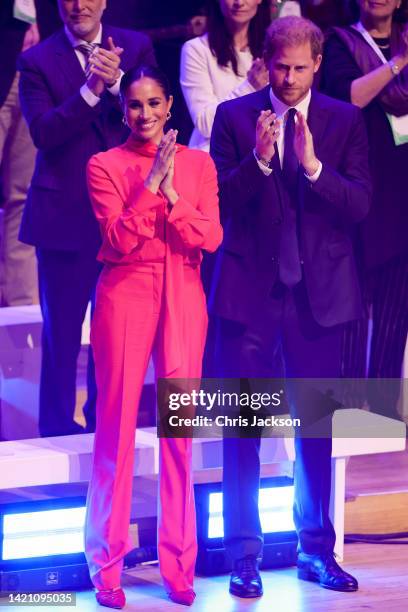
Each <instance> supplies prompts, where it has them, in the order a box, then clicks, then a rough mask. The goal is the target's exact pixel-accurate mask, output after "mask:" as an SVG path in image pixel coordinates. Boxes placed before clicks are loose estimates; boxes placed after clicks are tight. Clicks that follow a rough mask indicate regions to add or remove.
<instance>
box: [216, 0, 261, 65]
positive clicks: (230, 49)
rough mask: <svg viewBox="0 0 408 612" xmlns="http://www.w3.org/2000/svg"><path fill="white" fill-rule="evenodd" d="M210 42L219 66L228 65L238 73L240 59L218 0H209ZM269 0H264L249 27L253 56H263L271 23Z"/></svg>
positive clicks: (249, 40)
mask: <svg viewBox="0 0 408 612" xmlns="http://www.w3.org/2000/svg"><path fill="white" fill-rule="evenodd" d="M206 12H207V16H208V19H207V33H208V44H209V47H210V49H211V52H212V54H213V55H214V56H215V57H216V58H217V63H218V65H219V66H228V65H229V63H231V66H232V69H233V71H234V72H235V74H236V75H238V61H237V55H236V51H235V49H234V41H233V36H232V34H231V32H230V31H229V30H228V28H227V24H226V23H225V18H224V15H223V14H222V12H221V7H220V3H219V1H218V0H207V10H206ZM270 21H271V18H270V8H269V0H262V2H261V4H259V6H258V10H257V12H256V15H255V16H254V17H253V18H252V19H251V21H250V24H249V29H248V45H249V48H250V51H251V54H252V57H254V58H255V57H262V50H263V40H264V37H265V32H266V28H267V27H268V25H269V24H270Z"/></svg>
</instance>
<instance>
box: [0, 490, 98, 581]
mask: <svg viewBox="0 0 408 612" xmlns="http://www.w3.org/2000/svg"><path fill="white" fill-rule="evenodd" d="M84 521H85V498H83V497H81V498H65V499H57V500H55V499H52V500H39V501H38V500H37V501H34V502H20V503H17V504H6V505H4V506H1V507H0V538H1V539H0V564H1V565H0V588H1V591H3V592H4V591H6V592H14V591H17V592H32V591H53V590H69V589H75V590H77V589H81V588H89V587H91V586H92V584H91V581H90V578H89V572H88V567H87V565H86V560H85V555H84V543H83V529H84Z"/></svg>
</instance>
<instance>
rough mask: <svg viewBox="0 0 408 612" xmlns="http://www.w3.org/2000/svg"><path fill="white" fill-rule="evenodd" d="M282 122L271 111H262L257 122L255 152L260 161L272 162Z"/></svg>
mask: <svg viewBox="0 0 408 612" xmlns="http://www.w3.org/2000/svg"><path fill="white" fill-rule="evenodd" d="M280 129H281V121H280V120H279V119H277V118H276V114H275V113H272V111H271V110H266V111H261V113H260V115H259V117H258V121H257V122H256V145H255V152H256V154H257V156H258V158H259V159H262V160H264V161H265V162H270V161H271V159H272V157H273V156H274V154H275V142H276V141H277V140H278V138H279V133H280Z"/></svg>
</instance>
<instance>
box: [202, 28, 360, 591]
mask: <svg viewBox="0 0 408 612" xmlns="http://www.w3.org/2000/svg"><path fill="white" fill-rule="evenodd" d="M322 42H323V37H322V33H321V31H320V30H319V28H317V26H315V25H314V24H313V23H312V22H310V21H308V20H306V19H304V18H301V17H284V18H281V19H277V20H276V21H274V22H273V24H272V25H271V26H270V28H269V30H268V34H267V38H266V47H265V61H266V63H267V65H268V68H269V77H270V87H269V86H268V87H267V88H265V89H263V90H261V91H259V92H256V93H253V94H250V95H248V96H244V97H242V98H239V99H237V100H233V101H228V102H224V103H222V104H221V105H220V106H219V107H218V109H217V114H216V118H215V123H214V128H213V133H212V139H211V155H212V156H213V158H214V160H215V163H216V165H217V169H218V175H219V184H220V208H221V218H222V220H223V225H224V242H223V245H222V247H221V249H220V252H219V259H218V261H217V264H216V270H215V278H214V282H213V286H212V295H211V298H210V308H211V310H212V312H213V313H214V314H215V315H216V316H217V322H218V334H219V335H218V344H217V345H218V352H217V355H216V362H217V363H218V371H217V374H218V375H219V376H223V377H225V378H235V377H236V378H246V377H248V378H268V377H273V376H274V372H273V371H272V368H271V364H272V363H273V357H274V354H275V353H276V350H277V348H278V347H279V346H281V347H282V350H283V356H284V361H285V370H286V377H287V379H286V382H287V388H288V393H289V396H290V405H291V410H292V414H293V415H295V416H296V417H298V418H300V420H301V422H302V423H303V428H301V429H300V433H299V434H298V435H297V436H296V438H295V448H296V463H295V505H294V520H295V524H296V528H297V532H298V536H299V548H298V550H299V554H298V576H299V577H300V578H303V579H306V580H312V581H316V582H319V583H320V584H321V585H322V586H324V587H326V588H330V589H335V590H339V591H354V590H356V589H357V588H358V585H357V581H356V580H355V579H354V578H353V577H352V576H350V575H349V574H347V573H346V572H344V571H343V570H342V569H341V568H340V567H339V566H338V565H337V563H336V561H335V559H334V556H333V549H334V544H335V533H334V529H333V526H332V524H331V522H330V519H329V501H330V475H331V473H330V468H331V416H332V407H331V405H329V404H327V403H326V401H325V400H324V401H321V398H319V401H317V398H318V397H319V396H318V393H316V394H314V393H313V392H312V393H308V388H307V383H306V386H302V385H296V384H292V383H291V382H290V379H292V378H300V379H309V378H337V377H339V374H340V346H341V330H342V327H343V325H344V323H345V322H346V321H350V320H352V319H355V318H358V317H360V316H361V313H362V304H361V296H360V291H359V285H358V279H357V272H356V265H355V262H354V258H353V252H352V243H351V237H350V234H351V232H352V228H353V225H354V224H355V223H357V222H359V221H360V220H361V219H362V218H363V217H364V216H365V215H366V214H367V211H368V209H369V201H370V189H371V187H370V182H369V172H368V163H367V139H366V134H365V129H364V124H363V121H362V118H361V113H360V110H359V109H357V108H356V107H353V106H351V105H349V104H345V103H339V102H338V101H335V100H332V99H331V98H328V97H326V96H323V95H321V94H318V93H316V92H314V91H313V92H312V91H311V86H312V83H313V77H314V74H315V73H316V72H317V70H318V68H319V66H320V62H321V52H322ZM258 391H259V389H258ZM315 400H316V401H315ZM314 425H315V428H313V426H314ZM244 433H247V432H242V434H244ZM259 448H260V438H259V437H258V438H255V437H253V438H249V437H241V438H226V439H225V440H224V526H225V532H224V541H225V546H226V548H227V550H228V552H229V553H230V555H231V557H232V559H233V561H234V570H233V573H232V576H231V582H230V592H231V593H233V594H234V595H238V596H239V597H257V596H259V595H261V594H262V582H261V578H260V576H259V572H258V563H257V560H258V558H259V556H260V555H261V552H262V532H261V527H260V521H259V513H258V488H259V477H260V465H259V463H260V462H259Z"/></svg>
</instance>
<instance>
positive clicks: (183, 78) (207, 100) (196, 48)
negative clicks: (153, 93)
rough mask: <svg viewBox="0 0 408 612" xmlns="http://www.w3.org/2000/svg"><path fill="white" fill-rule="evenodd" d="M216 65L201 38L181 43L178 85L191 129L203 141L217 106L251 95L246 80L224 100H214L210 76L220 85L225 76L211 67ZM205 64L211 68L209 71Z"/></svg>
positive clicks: (208, 135) (223, 72)
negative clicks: (218, 81)
mask: <svg viewBox="0 0 408 612" xmlns="http://www.w3.org/2000/svg"><path fill="white" fill-rule="evenodd" d="M216 62H217V60H216V58H214V56H213V55H212V54H211V51H210V49H209V48H208V46H207V45H205V44H204V43H203V42H202V39H201V38H194V39H192V40H189V41H187V42H186V43H184V45H183V48H182V50H181V66H180V84H181V88H182V90H183V94H184V98H185V100H186V104H187V107H188V110H189V112H190V116H191V119H192V121H193V123H194V126H195V127H196V128H197V129H198V130H199V132H200V133H201V134H202V135H203V136H204V137H205V138H209V137H210V136H211V130H212V126H213V122H214V116H215V111H216V110H217V106H218V104H219V103H220V102H223V101H224V100H232V99H233V98H239V97H241V96H243V95H245V94H248V93H252V92H254V91H255V89H254V88H253V87H252V85H251V84H250V83H249V82H248V80H247V79H245V80H243V81H242V79H240V81H241V82H240V83H237V85H236V86H235V87H233V88H232V89H231V91H230V92H229V93H228V94H227V95H226V96H223V97H219V96H217V95H216V93H215V83H214V82H213V78H214V74H215V73H216V74H217V78H218V79H219V80H220V82H222V80H223V79H225V78H226V72H225V70H222V68H221V67H219V66H215V64H216ZM209 63H211V64H213V66H212V69H211V70H210V65H209ZM237 81H238V77H237Z"/></svg>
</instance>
